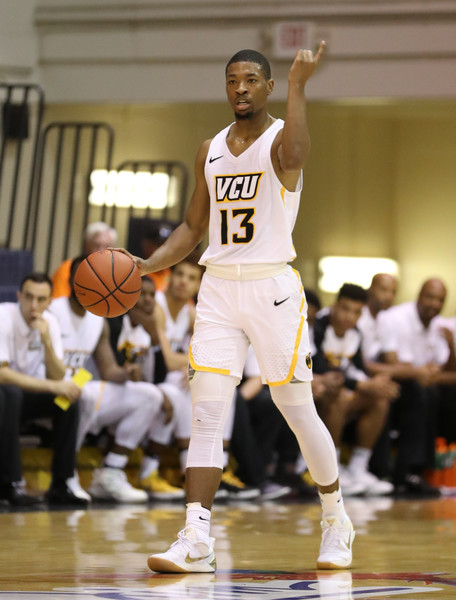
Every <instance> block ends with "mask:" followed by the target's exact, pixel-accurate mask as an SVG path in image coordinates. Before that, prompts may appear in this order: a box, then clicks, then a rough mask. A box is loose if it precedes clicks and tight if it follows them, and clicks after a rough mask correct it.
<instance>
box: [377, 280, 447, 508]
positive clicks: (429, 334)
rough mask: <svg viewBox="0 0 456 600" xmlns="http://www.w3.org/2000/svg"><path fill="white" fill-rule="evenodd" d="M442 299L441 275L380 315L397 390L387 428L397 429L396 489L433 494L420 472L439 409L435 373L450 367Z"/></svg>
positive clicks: (427, 462)
mask: <svg viewBox="0 0 456 600" xmlns="http://www.w3.org/2000/svg"><path fill="white" fill-rule="evenodd" d="M445 298H446V287H445V285H444V284H443V282H442V281H441V280H440V279H435V278H434V279H429V280H427V281H425V282H424V284H423V285H422V287H421V289H420V292H419V294H418V298H417V301H416V302H404V303H402V304H399V305H397V306H393V307H392V308H390V309H388V310H387V311H384V312H382V313H381V314H380V316H379V319H380V325H381V327H380V331H381V334H382V341H381V358H382V360H383V362H384V363H386V364H385V365H382V364H381V363H375V364H374V363H372V364H371V366H372V367H373V368H378V369H380V370H385V369H386V370H387V372H388V373H390V375H391V376H392V377H394V378H395V379H396V380H397V381H400V382H401V395H400V398H399V400H398V401H397V402H396V403H395V404H394V406H393V414H392V421H393V423H392V427H393V429H395V430H397V431H398V433H399V438H398V440H397V456H396V463H395V470H394V481H395V485H396V491H397V492H398V493H401V494H402V493H411V494H420V495H431V496H435V495H438V494H439V492H438V490H436V489H435V488H431V487H430V486H429V485H428V484H426V482H425V481H424V479H423V478H422V474H423V472H424V470H425V469H426V468H431V467H432V466H433V460H434V439H435V436H436V432H437V429H436V423H437V419H438V408H439V390H438V388H437V387H436V386H435V383H436V382H437V380H438V377H439V376H440V374H442V373H443V372H445V371H447V370H449V369H451V367H452V364H453V363H454V349H453V352H450V345H449V341H448V339H447V337H445V335H444V334H443V333H442V330H441V329H442V327H441V323H439V320H438V319H436V317H437V315H438V314H439V313H440V312H441V310H442V308H443V305H444V302H445Z"/></svg>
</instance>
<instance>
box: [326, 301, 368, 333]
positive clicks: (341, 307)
mask: <svg viewBox="0 0 456 600" xmlns="http://www.w3.org/2000/svg"><path fill="white" fill-rule="evenodd" d="M363 306H364V305H363V303H362V302H360V301H359V300H351V299H350V298H341V299H340V300H336V302H335V303H334V304H333V307H332V310H331V323H332V325H333V327H334V329H335V331H336V333H337V334H339V335H343V334H344V333H345V332H346V331H348V330H349V329H352V328H353V327H355V326H356V323H357V322H358V319H359V318H360V316H361V312H362V310H363Z"/></svg>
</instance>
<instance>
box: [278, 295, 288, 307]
mask: <svg viewBox="0 0 456 600" xmlns="http://www.w3.org/2000/svg"><path fill="white" fill-rule="evenodd" d="M289 299H290V296H288V298H285V300H280V302H277V300H274V306H279V305H280V304H283V303H284V302H286V301H287V300H289Z"/></svg>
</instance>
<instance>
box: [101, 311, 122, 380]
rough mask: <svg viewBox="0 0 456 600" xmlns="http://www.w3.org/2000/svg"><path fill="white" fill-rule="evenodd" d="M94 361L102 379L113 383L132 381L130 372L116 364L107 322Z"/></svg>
mask: <svg viewBox="0 0 456 600" xmlns="http://www.w3.org/2000/svg"><path fill="white" fill-rule="evenodd" d="M94 359H95V363H96V365H97V368H98V371H99V372H100V376H101V379H103V380H104V381H111V382H113V383H124V382H125V381H128V379H130V377H129V372H128V370H127V369H124V368H123V367H121V366H120V365H118V364H117V362H116V357H115V355H114V351H113V349H112V347H111V344H110V342H109V327H108V324H107V323H106V321H105V322H104V324H103V331H102V333H101V336H100V339H99V340H98V344H97V347H96V348H95V352H94Z"/></svg>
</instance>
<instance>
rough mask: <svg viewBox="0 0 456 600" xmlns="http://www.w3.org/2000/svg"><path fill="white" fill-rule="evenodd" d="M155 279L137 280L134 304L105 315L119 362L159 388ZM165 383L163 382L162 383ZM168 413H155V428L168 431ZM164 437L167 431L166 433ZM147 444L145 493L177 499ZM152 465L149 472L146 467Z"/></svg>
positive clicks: (162, 372)
mask: <svg viewBox="0 0 456 600" xmlns="http://www.w3.org/2000/svg"><path fill="white" fill-rule="evenodd" d="M155 308H156V303H155V283H154V281H153V280H152V279H150V278H149V277H143V278H142V281H141V295H140V297H139V299H138V302H137V303H136V304H135V306H134V307H133V308H132V309H131V310H129V311H128V313H126V314H125V315H123V316H121V317H117V318H115V319H108V324H109V327H110V330H111V345H112V348H113V350H114V352H115V354H116V358H117V362H118V363H119V364H120V365H128V364H134V365H136V366H137V367H139V368H140V378H141V379H142V380H143V381H149V382H152V383H156V384H157V386H158V387H159V388H160V387H162V383H159V382H162V381H163V379H164V376H165V373H166V368H165V366H164V363H163V356H162V353H161V349H160V345H159V344H158V333H157V327H156V322H155V317H154V312H155ZM165 387H166V385H165ZM173 413H174V410H173V411H172V413H171V414H169V415H167V414H163V415H160V416H158V417H157V421H159V423H160V425H159V426H158V427H159V428H161V427H163V428H165V429H166V431H168V429H169V427H168V423H169V422H170V420H171V419H172V418H173ZM166 437H167V434H166ZM150 446H151V444H146V445H145V447H144V448H143V450H144V453H145V458H144V460H143V464H142V477H141V485H142V486H143V487H144V489H146V491H147V493H148V494H149V497H150V498H151V499H154V500H181V499H183V498H184V497H185V491H184V490H183V489H182V488H181V487H177V486H174V485H171V483H170V482H168V481H167V480H166V479H165V478H163V477H161V476H160V474H159V472H158V460H157V458H156V455H155V451H154V449H153V448H152V449H151V448H150ZM150 465H152V467H151V470H150V472H149V471H148V469H147V468H148V467H149V466H150Z"/></svg>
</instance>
